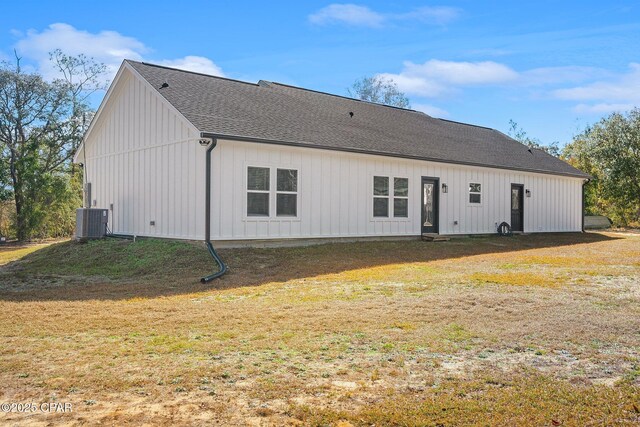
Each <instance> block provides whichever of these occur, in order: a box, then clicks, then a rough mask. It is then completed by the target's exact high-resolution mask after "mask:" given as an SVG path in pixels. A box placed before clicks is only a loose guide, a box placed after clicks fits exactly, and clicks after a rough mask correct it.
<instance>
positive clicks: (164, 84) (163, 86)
mask: <svg viewBox="0 0 640 427" xmlns="http://www.w3.org/2000/svg"><path fill="white" fill-rule="evenodd" d="M165 87H169V83H167V82H164V83H162V86H160V89H164V88H165Z"/></svg>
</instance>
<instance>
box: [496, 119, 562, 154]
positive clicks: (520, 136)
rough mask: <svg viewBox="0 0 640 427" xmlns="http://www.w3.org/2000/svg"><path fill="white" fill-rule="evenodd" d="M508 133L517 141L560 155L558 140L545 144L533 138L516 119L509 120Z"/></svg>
mask: <svg viewBox="0 0 640 427" xmlns="http://www.w3.org/2000/svg"><path fill="white" fill-rule="evenodd" d="M507 134H508V135H509V136H510V137H511V138H513V139H515V140H516V141H518V142H520V143H521V144H524V145H526V146H528V147H530V148H537V149H538V150H542V151H544V152H546V153H548V154H551V155H552V156H555V157H560V147H559V143H558V141H554V142H552V143H551V144H549V145H544V144H542V142H540V140H539V139H538V138H531V137H530V136H529V135H527V132H526V131H525V130H524V129H522V128H521V127H519V126H518V123H517V122H516V121H514V120H509V131H508V132H507Z"/></svg>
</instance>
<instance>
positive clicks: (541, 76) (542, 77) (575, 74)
mask: <svg viewBox="0 0 640 427" xmlns="http://www.w3.org/2000/svg"><path fill="white" fill-rule="evenodd" d="M610 74H611V73H609V72H608V71H606V70H604V69H602V68H595V67H580V66H565V67H540V68H533V69H531V70H527V71H523V72H522V73H520V83H521V84H522V85H525V86H542V85H554V84H562V83H574V84H575V83H581V82H585V81H589V80H593V79H594V78H602V77H606V76H609V75H610Z"/></svg>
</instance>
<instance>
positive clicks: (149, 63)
mask: <svg viewBox="0 0 640 427" xmlns="http://www.w3.org/2000/svg"><path fill="white" fill-rule="evenodd" d="M125 61H126V62H133V63H136V64H142V65H146V66H148V67H156V68H164V69H165V70H171V71H179V72H181V73H188V74H195V75H198V76H203V77H211V78H212V79H220V80H227V81H230V82H236V83H244V84H246V85H251V86H259V85H258V83H251V82H247V81H244V80H238V79H231V78H229V77H222V76H214V75H213V74H206V73H200V72H198V71H191V70H183V69H182V68H175V67H168V66H166V65H159V64H152V63H151V62H144V61H134V60H132V59H125Z"/></svg>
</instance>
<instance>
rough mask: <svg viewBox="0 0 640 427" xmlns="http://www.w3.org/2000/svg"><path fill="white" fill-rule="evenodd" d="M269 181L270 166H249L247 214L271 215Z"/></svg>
mask: <svg viewBox="0 0 640 427" xmlns="http://www.w3.org/2000/svg"><path fill="white" fill-rule="evenodd" d="M269 181H270V170H269V168H261V167H255V166H249V167H248V168H247V216H266V217H268V216H269V196H270V193H271V192H270V183H269Z"/></svg>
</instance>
